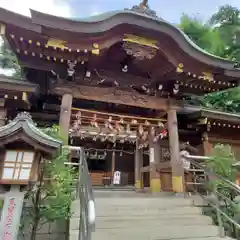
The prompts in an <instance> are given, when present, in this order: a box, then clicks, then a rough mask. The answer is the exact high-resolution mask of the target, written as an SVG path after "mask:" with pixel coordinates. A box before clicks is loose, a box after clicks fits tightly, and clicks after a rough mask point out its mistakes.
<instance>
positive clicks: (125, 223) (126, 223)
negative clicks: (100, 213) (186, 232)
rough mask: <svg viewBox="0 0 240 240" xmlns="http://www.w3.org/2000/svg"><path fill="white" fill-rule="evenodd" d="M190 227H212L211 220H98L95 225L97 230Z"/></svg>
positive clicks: (201, 218)
mask: <svg viewBox="0 0 240 240" xmlns="http://www.w3.org/2000/svg"><path fill="white" fill-rule="evenodd" d="M170 225H171V226H173V227H175V226H192V225H195V226H196V225H201V226H204V225H205V226H207V225H212V219H211V218H210V217H205V216H199V217H197V218H194V217H191V218H184V217H183V218H181V219H180V218H178V219H174V218H172V219H170V218H166V219H147V220H146V219H128V220H126V219H124V220H120V219H106V220H102V219H98V222H97V223H96V228H97V229H110V228H111V229H114V228H115V229H116V228H125V229H127V228H135V227H136V228H137V227H139V228H141V229H148V228H151V227H161V226H170Z"/></svg>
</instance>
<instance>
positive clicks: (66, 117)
mask: <svg viewBox="0 0 240 240" xmlns="http://www.w3.org/2000/svg"><path fill="white" fill-rule="evenodd" d="M72 99H73V97H72V95H71V94H64V95H63V96H62V104H61V112H60V120H59V127H60V135H61V137H62V138H63V139H64V144H68V136H69V126H70V118H71V109H72Z"/></svg>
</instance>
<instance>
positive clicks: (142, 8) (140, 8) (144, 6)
mask: <svg viewBox="0 0 240 240" xmlns="http://www.w3.org/2000/svg"><path fill="white" fill-rule="evenodd" d="M131 11H134V12H138V13H141V14H144V15H147V16H150V17H155V18H158V16H157V13H156V12H155V11H154V10H152V9H150V7H149V5H148V0H142V2H141V3H140V4H139V5H134V6H133V7H132V8H131Z"/></svg>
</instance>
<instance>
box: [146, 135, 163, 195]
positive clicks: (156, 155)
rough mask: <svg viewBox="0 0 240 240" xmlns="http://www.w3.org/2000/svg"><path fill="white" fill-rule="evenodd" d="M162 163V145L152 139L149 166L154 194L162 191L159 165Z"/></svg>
mask: <svg viewBox="0 0 240 240" xmlns="http://www.w3.org/2000/svg"><path fill="white" fill-rule="evenodd" d="M159 163H160V144H159V142H158V141H157V142H153V139H152V137H150V139H149V165H150V190H151V192H152V193H158V192H160V191H161V179H160V173H159V171H158V170H157V168H156V167H157V165H158V164H159Z"/></svg>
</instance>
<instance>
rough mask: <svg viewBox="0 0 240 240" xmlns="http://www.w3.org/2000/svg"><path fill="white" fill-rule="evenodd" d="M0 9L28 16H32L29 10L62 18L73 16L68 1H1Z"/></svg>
mask: <svg viewBox="0 0 240 240" xmlns="http://www.w3.org/2000/svg"><path fill="white" fill-rule="evenodd" d="M0 7H2V8H5V9H7V10H10V11H13V12H16V13H20V14H22V15H26V16H30V11H29V9H34V10H37V11H39V12H44V13H48V14H52V15H55V16H61V17H71V16H72V9H71V7H70V5H69V4H68V3H67V1H66V0H40V1H37V0H0Z"/></svg>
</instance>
